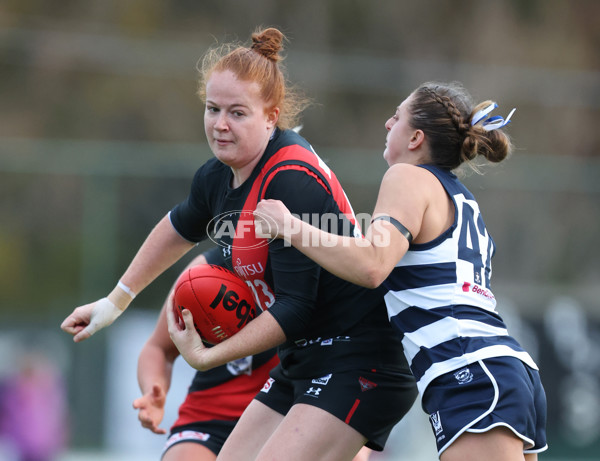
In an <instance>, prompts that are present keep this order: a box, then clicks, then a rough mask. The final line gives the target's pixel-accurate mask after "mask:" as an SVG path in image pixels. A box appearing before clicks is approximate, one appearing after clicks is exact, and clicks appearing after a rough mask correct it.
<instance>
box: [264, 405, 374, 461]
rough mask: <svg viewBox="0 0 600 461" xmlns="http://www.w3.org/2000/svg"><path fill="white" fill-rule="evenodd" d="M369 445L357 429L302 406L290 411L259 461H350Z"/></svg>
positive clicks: (328, 415) (331, 416) (323, 411)
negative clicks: (363, 447)
mask: <svg viewBox="0 0 600 461" xmlns="http://www.w3.org/2000/svg"><path fill="white" fill-rule="evenodd" d="M366 441H367V439H366V438H365V437H364V436H363V435H362V434H360V433H359V432H358V431H357V430H356V429H353V428H352V427H350V426H349V425H347V424H346V423H344V422H343V421H341V420H340V419H338V418H336V417H335V416H333V415H331V414H330V413H328V412H326V411H325V410H322V409H320V408H317V407H314V406H312V405H306V404H301V403H300V404H296V405H294V406H293V407H292V408H291V409H290V411H289V412H288V414H287V415H286V416H285V418H284V419H283V421H282V422H281V424H279V426H278V427H277V429H276V430H275V432H274V433H273V435H272V436H271V437H270V438H269V440H268V441H267V442H266V444H265V446H264V447H263V448H262V450H261V451H260V452H259V454H258V457H257V458H256V460H257V461H266V460H272V459H285V460H286V461H313V460H316V459H318V460H319V461H342V460H350V459H352V458H353V457H354V456H355V455H356V454H357V453H358V452H359V450H360V449H361V448H362V446H363V445H364V444H365V443H366Z"/></svg>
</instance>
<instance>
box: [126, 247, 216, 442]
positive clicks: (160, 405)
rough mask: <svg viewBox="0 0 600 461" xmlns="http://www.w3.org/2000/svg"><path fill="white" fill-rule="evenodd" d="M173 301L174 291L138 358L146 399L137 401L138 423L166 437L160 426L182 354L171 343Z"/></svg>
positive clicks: (197, 261) (196, 262)
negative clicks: (169, 311)
mask: <svg viewBox="0 0 600 461" xmlns="http://www.w3.org/2000/svg"><path fill="white" fill-rule="evenodd" d="M206 263H207V261H206V257H205V256H204V255H203V254H201V255H199V256H197V257H196V258H194V259H193V260H192V262H191V263H190V264H188V266H187V267H186V268H185V269H184V270H187V269H188V268H190V267H193V266H197V265H200V264H206ZM172 299H173V290H172V289H171V290H170V291H169V294H168V296H167V297H166V299H165V302H164V304H163V306H162V309H161V310H160V314H159V315H158V319H157V321H156V326H155V327H154V331H153V332H152V335H150V337H149V338H148V341H146V344H144V347H143V348H142V350H141V352H140V356H139V358H138V369H137V378H138V384H139V386H140V390H141V391H142V396H141V397H139V398H137V399H135V400H134V402H133V408H135V409H136V410H139V413H138V419H139V420H140V423H141V424H142V426H143V427H145V428H147V429H150V430H151V431H152V432H154V433H156V434H165V433H166V431H165V430H164V429H162V428H160V427H159V425H160V423H161V422H162V419H163V417H164V414H165V403H166V396H167V393H168V392H169V388H170V387H171V377H172V372H173V363H174V362H175V359H176V358H177V357H178V356H179V351H178V350H177V348H176V347H175V345H174V344H173V341H171V338H170V337H169V331H168V328H167V317H166V310H167V309H168V308H169V306H171V305H172Z"/></svg>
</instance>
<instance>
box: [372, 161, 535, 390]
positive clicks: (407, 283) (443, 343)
mask: <svg viewBox="0 0 600 461" xmlns="http://www.w3.org/2000/svg"><path fill="white" fill-rule="evenodd" d="M419 166H421V167H422V168H425V169H427V170H429V171H430V172H431V173H433V174H434V175H435V176H436V177H437V179H438V180H439V181H440V182H441V183H442V185H443V186H444V189H445V190H446V192H447V193H448V195H449V196H450V197H451V198H452V201H453V202H454V208H455V213H454V223H453V224H452V226H451V227H450V228H449V229H448V230H447V231H446V232H444V233H443V234H442V235H440V236H439V237H438V238H436V239H435V240H433V241H431V242H429V243H424V244H411V245H410V247H409V249H408V251H407V253H406V255H405V256H404V257H403V258H402V259H401V260H400V262H399V263H398V264H397V265H396V267H395V268H394V270H393V271H392V273H391V274H390V275H389V276H388V278H387V280H386V281H385V282H384V284H383V285H384V287H385V288H387V289H388V293H387V294H386V295H385V300H386V305H387V309H388V315H389V317H390V321H391V323H392V325H394V327H395V328H397V329H398V330H399V331H400V332H401V333H402V344H403V346H404V354H405V355H406V358H407V360H408V363H409V365H410V368H411V370H412V372H413V375H414V376H415V378H416V380H417V386H418V388H419V392H420V393H421V395H422V394H423V392H424V391H425V389H426V388H427V385H428V384H429V383H430V382H431V381H432V380H433V379H435V378H436V377H438V376H440V375H442V374H444V373H448V372H450V371H453V370H456V369H457V368H460V367H463V366H465V365H468V364H470V363H473V362H476V361H477V360H481V359H485V358H489V357H498V356H513V357H517V358H519V359H520V360H522V361H523V362H525V363H526V364H527V365H529V366H530V367H532V368H535V369H537V366H536V364H535V363H534V361H533V360H532V359H531V357H530V356H529V354H528V353H527V352H525V351H524V350H523V349H522V348H521V346H520V345H519V343H518V342H517V341H516V340H515V339H514V338H512V337H511V336H509V335H508V332H507V329H506V326H505V324H504V322H503V320H502V318H501V317H500V316H499V315H498V313H497V312H496V299H495V298H494V295H493V293H492V291H491V290H490V276H491V274H492V267H491V258H492V256H493V254H494V243H493V241H492V238H491V236H490V235H489V233H488V231H487V229H486V227H485V224H484V222H483V218H482V216H481V212H480V210H479V205H478V204H477V202H476V201H475V198H474V197H473V195H472V194H471V192H469V190H468V189H467V188H466V187H465V186H464V185H463V184H462V183H461V182H460V181H459V180H458V178H457V177H456V176H455V175H454V174H453V173H451V172H449V171H446V170H442V169H439V168H436V167H432V166H429V165H419Z"/></svg>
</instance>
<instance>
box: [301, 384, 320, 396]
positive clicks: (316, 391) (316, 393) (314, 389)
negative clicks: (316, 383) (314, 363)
mask: <svg viewBox="0 0 600 461" xmlns="http://www.w3.org/2000/svg"><path fill="white" fill-rule="evenodd" d="M322 390H323V389H321V388H320V387H312V386H311V387H309V388H308V390H307V391H306V392H305V393H304V395H309V396H311V397H319V394H320V393H321V391H322Z"/></svg>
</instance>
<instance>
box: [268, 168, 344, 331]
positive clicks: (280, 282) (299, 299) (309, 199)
mask: <svg viewBox="0 0 600 461" xmlns="http://www.w3.org/2000/svg"><path fill="white" fill-rule="evenodd" d="M265 198H271V199H277V200H281V201H282V202H283V203H284V204H285V206H286V207H287V208H288V209H289V210H290V211H291V212H292V213H294V214H297V215H300V216H304V217H306V218H308V219H309V220H311V219H315V218H316V221H317V222H316V223H315V224H317V225H318V220H319V218H320V217H321V216H322V215H323V214H324V213H327V212H330V211H333V208H332V206H331V203H332V198H331V195H330V194H329V193H328V191H327V190H326V189H325V188H324V187H323V185H322V184H319V183H318V182H317V181H316V180H315V178H314V177H312V176H310V175H308V174H307V173H305V172H302V171H297V170H285V171H282V172H279V173H277V175H276V176H275V177H274V179H273V180H272V181H271V183H270V184H269V187H268V188H267V190H266V193H265ZM269 260H270V264H271V271H272V275H273V288H274V290H275V304H273V306H271V308H270V309H269V312H270V313H271V314H272V315H273V317H275V319H276V320H277V322H279V324H280V326H281V328H282V329H283V331H284V332H285V334H286V337H287V338H288V339H295V338H298V337H300V336H299V335H301V334H303V332H305V330H306V327H307V325H308V324H309V322H310V320H311V317H312V314H313V312H314V309H315V308H316V302H317V293H318V289H319V277H320V274H321V267H320V266H319V265H318V264H316V263H315V262H314V261H312V260H311V259H309V258H307V257H306V256H304V255H303V254H302V253H300V252H299V251H298V250H296V249H295V248H293V247H291V246H289V245H288V244H285V243H284V242H283V240H281V239H277V240H274V241H273V242H271V243H270V244H269Z"/></svg>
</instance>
